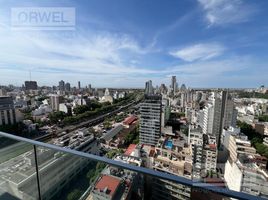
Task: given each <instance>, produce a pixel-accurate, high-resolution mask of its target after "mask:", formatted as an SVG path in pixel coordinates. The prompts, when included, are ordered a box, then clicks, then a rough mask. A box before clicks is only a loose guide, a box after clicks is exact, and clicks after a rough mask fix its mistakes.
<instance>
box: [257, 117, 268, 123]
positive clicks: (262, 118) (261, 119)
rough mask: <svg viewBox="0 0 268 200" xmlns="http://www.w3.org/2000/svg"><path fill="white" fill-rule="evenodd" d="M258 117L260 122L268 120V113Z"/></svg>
mask: <svg viewBox="0 0 268 200" xmlns="http://www.w3.org/2000/svg"><path fill="white" fill-rule="evenodd" d="M258 119H259V121H260V122H268V115H261V116H259V117H258Z"/></svg>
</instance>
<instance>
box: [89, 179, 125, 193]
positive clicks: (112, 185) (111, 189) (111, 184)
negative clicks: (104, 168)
mask: <svg viewBox="0 0 268 200" xmlns="http://www.w3.org/2000/svg"><path fill="white" fill-rule="evenodd" d="M120 181H121V179H120V178H117V177H114V176H109V175H102V176H101V177H100V179H99V180H98V181H97V183H96V185H95V188H94V190H98V191H100V192H104V193H105V194H107V195H109V196H114V195H115V192H116V190H117V188H118V187H119V186H120Z"/></svg>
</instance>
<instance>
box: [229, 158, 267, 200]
mask: <svg viewBox="0 0 268 200" xmlns="http://www.w3.org/2000/svg"><path fill="white" fill-rule="evenodd" d="M256 160H257V159H255V156H251V155H245V154H244V155H241V156H239V158H238V159H237V160H236V161H234V162H233V161H232V160H228V161H227V162H226V164H225V173H224V179H225V181H226V184H227V186H228V188H229V189H231V190H234V191H238V192H244V193H249V194H252V195H254V196H260V197H262V198H265V199H266V198H268V173H267V170H266V168H265V165H263V164H261V163H259V162H256ZM266 161H267V160H266Z"/></svg>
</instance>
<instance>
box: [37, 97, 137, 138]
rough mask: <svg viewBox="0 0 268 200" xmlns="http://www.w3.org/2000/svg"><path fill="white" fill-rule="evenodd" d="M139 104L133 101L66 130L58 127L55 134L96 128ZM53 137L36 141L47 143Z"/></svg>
mask: <svg viewBox="0 0 268 200" xmlns="http://www.w3.org/2000/svg"><path fill="white" fill-rule="evenodd" d="M138 103H139V101H132V102H131V103H129V104H127V105H125V106H120V107H119V108H118V109H116V110H114V111H111V112H108V113H105V114H103V115H101V116H98V117H96V118H94V119H90V120H87V121H84V122H81V123H79V124H77V125H71V126H65V127H64V128H59V127H57V130H56V131H55V132H54V134H55V135H57V134H60V133H62V132H64V131H66V132H71V131H74V130H77V129H79V128H82V127H90V126H94V125H96V124H99V123H101V122H102V121H104V120H105V118H107V117H111V116H113V115H115V114H117V113H119V112H122V111H123V110H125V109H128V108H130V107H133V106H135V105H137V104H138ZM52 136H53V135H52V133H49V134H46V135H44V136H41V137H38V138H36V140H38V141H47V140H49V139H51V138H52Z"/></svg>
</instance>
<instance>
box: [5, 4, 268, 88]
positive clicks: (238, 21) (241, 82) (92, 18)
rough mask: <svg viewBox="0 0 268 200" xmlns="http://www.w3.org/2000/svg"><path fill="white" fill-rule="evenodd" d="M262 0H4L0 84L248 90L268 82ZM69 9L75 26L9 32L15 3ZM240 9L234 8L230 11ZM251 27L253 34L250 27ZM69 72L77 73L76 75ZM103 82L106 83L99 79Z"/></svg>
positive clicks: (266, 33) (266, 32)
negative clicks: (172, 85) (174, 81)
mask: <svg viewBox="0 0 268 200" xmlns="http://www.w3.org/2000/svg"><path fill="white" fill-rule="evenodd" d="M267 4H268V2H266V1H259V2H258V4H255V2H249V1H242V0H235V1H230V0H220V1H217V2H215V1H209V0H192V1H170V2H165V3H163V2H160V1H159V2H155V1H147V2H143V1H138V2H135V3H133V2H128V3H126V2H124V1H121V2H120V3H117V4H116V5H115V4H113V3H111V2H105V4H103V3H101V2H98V1H89V2H83V3H81V2H75V1H68V2H66V1H64V2H63V1H57V2H54V1H46V2H34V1H26V2H15V1H10V2H3V3H2V4H1V5H2V7H1V8H0V36H1V37H0V60H1V62H0V70H1V74H0V85H8V84H14V85H17V86H21V85H22V83H23V82H24V81H25V80H29V71H31V74H32V80H37V81H38V85H49V86H52V85H58V82H59V81H60V80H65V81H68V82H70V83H71V85H77V81H81V84H82V86H83V83H84V85H86V84H89V83H90V84H92V85H93V86H96V87H107V85H109V87H132V88H133V87H138V88H143V87H144V83H145V82H146V81H147V80H152V81H153V83H154V86H156V85H160V83H165V84H166V85H167V86H169V84H170V78H171V76H172V75H176V76H177V82H178V84H179V85H181V84H182V83H185V84H186V85H187V86H190V87H215V88H217V87H232V88H235V87H237V88H253V87H258V86H260V85H268V82H267V75H268V74H267V71H268V70H267V66H266V62H267V58H266V54H267V51H268V46H267V44H266V43H265V42H263V41H265V40H267V36H268V31H267V21H265V20H262V19H263V18H265V17H266V13H265V9H264V8H265V7H267ZM63 5H64V7H74V8H75V10H76V24H75V30H74V31H14V30H12V29H11V27H10V20H11V19H10V9H11V8H14V7H53V6H55V7H58V6H63ZM236 10H239V12H236ZM253 30H254V31H253ZM74 76H75V78H74ZM103 80H105V82H104V81H103Z"/></svg>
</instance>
